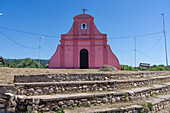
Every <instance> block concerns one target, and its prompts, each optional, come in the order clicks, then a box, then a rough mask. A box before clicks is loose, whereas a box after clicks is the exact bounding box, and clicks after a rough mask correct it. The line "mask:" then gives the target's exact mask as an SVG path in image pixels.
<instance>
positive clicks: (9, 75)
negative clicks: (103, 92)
mask: <svg viewBox="0 0 170 113" xmlns="http://www.w3.org/2000/svg"><path fill="white" fill-rule="evenodd" d="M83 72H89V73H94V72H99V71H98V69H38V68H8V67H0V84H12V83H13V80H14V75H21V74H48V73H51V74H53V73H83Z"/></svg>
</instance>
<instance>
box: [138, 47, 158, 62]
mask: <svg viewBox="0 0 170 113" xmlns="http://www.w3.org/2000/svg"><path fill="white" fill-rule="evenodd" d="M136 52H137V53H139V54H141V55H143V56H145V57H147V58H149V59H151V60H154V61H156V62H157V60H155V59H153V58H151V57H149V56H147V55H145V54H143V53H142V52H140V51H138V50H136Z"/></svg>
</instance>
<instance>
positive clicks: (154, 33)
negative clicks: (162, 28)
mask: <svg viewBox="0 0 170 113" xmlns="http://www.w3.org/2000/svg"><path fill="white" fill-rule="evenodd" d="M161 33H162V32H153V33H147V34H141V35H132V36H125V37H110V38H109V39H122V38H132V37H133V36H134V37H136V38H138V37H143V36H149V35H156V34H161Z"/></svg>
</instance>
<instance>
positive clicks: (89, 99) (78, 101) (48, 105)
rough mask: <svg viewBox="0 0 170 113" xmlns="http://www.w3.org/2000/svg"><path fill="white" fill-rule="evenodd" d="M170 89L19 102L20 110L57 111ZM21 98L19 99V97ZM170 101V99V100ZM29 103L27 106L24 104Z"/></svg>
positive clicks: (118, 100)
mask: <svg viewBox="0 0 170 113" xmlns="http://www.w3.org/2000/svg"><path fill="white" fill-rule="evenodd" d="M169 91H170V85H167V86H166V87H165V86H164V87H159V88H148V89H142V88H141V90H139V91H134V92H123V93H115V92H109V93H98V94H89V95H86V94H82V95H79V96H78V95H77V96H76V95H74V96H67V97H65V98H43V97H42V98H41V99H38V98H30V97H29V98H27V97H25V98H24V97H23V98H22V102H19V103H18V108H17V109H18V110H20V111H22V110H23V111H24V110H33V109H34V110H36V111H57V110H59V109H61V108H69V107H76V106H90V105H91V104H101V103H115V102H120V101H129V100H136V99H142V98H148V97H150V96H153V95H157V94H162V93H166V92H169ZM18 100H19V99H18ZM168 101H170V100H168ZM24 103H27V106H23V105H24Z"/></svg>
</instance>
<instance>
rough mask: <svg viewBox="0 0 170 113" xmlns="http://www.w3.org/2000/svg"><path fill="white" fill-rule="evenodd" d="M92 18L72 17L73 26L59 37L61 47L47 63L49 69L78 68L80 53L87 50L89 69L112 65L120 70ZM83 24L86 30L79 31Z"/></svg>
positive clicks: (105, 37)
mask: <svg viewBox="0 0 170 113" xmlns="http://www.w3.org/2000/svg"><path fill="white" fill-rule="evenodd" d="M93 20H94V18H93V17H92V16H90V15H88V14H80V15H77V16H75V17H74V22H73V26H72V27H71V29H70V31H69V32H68V33H67V34H62V35H61V40H60V42H61V45H58V47H57V50H56V52H55V54H54V55H53V56H52V58H51V59H50V62H49V66H48V67H49V68H76V69H77V68H80V51H81V50H82V49H86V50H88V62H89V68H100V67H101V66H103V65H113V66H115V67H116V68H117V69H120V65H119V61H118V59H117V57H116V56H115V55H114V54H113V52H112V51H111V49H110V46H109V45H107V35H106V34H102V33H100V32H99V31H98V29H97V28H96V26H95V24H94V21H93ZM83 23H85V24H86V25H87V29H81V25H82V24H83Z"/></svg>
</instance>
